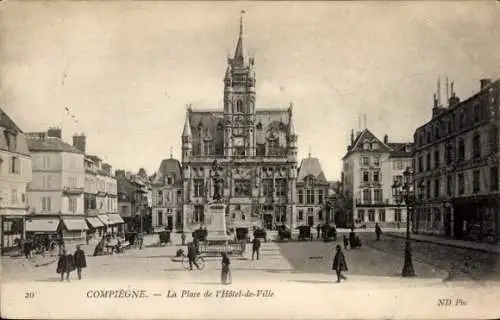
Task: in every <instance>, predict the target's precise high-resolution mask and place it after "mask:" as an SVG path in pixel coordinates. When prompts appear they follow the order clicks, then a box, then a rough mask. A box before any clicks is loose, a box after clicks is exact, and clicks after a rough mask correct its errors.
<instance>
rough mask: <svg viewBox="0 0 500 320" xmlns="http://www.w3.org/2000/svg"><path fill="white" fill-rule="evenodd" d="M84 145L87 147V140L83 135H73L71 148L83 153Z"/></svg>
mask: <svg viewBox="0 0 500 320" xmlns="http://www.w3.org/2000/svg"><path fill="white" fill-rule="evenodd" d="M86 145H87V138H86V137H85V135H84V134H83V133H82V134H74V135H73V147H75V148H77V149H78V150H80V151H81V152H83V153H85V148H86Z"/></svg>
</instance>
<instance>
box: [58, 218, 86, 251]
mask: <svg viewBox="0 0 500 320" xmlns="http://www.w3.org/2000/svg"><path fill="white" fill-rule="evenodd" d="M62 221H63V228H61V233H62V236H63V239H64V243H65V244H83V243H86V236H87V230H88V229H89V227H88V226H87V223H86V222H85V219H84V218H73V217H71V218H66V217H65V218H62Z"/></svg>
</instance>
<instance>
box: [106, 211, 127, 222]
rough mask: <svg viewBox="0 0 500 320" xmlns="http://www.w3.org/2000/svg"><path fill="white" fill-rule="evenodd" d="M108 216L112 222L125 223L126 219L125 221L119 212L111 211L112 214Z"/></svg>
mask: <svg viewBox="0 0 500 320" xmlns="http://www.w3.org/2000/svg"><path fill="white" fill-rule="evenodd" d="M108 218H109V221H110V224H121V223H125V221H123V219H122V217H120V215H119V214H118V213H110V214H108Z"/></svg>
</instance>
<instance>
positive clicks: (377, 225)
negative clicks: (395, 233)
mask: <svg viewBox="0 0 500 320" xmlns="http://www.w3.org/2000/svg"><path fill="white" fill-rule="evenodd" d="M381 234H382V228H380V225H379V224H378V222H377V223H375V235H376V236H377V241H379V240H380V235H381Z"/></svg>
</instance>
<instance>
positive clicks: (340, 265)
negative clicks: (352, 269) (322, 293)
mask: <svg viewBox="0 0 500 320" xmlns="http://www.w3.org/2000/svg"><path fill="white" fill-rule="evenodd" d="M332 270H335V272H336V273H337V282H340V279H343V280H347V277H346V276H344V275H343V274H342V271H347V270H348V269H347V262H346V261H345V256H344V253H343V252H342V247H341V246H340V244H338V245H337V252H336V253H335V257H334V258H333V265H332Z"/></svg>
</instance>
